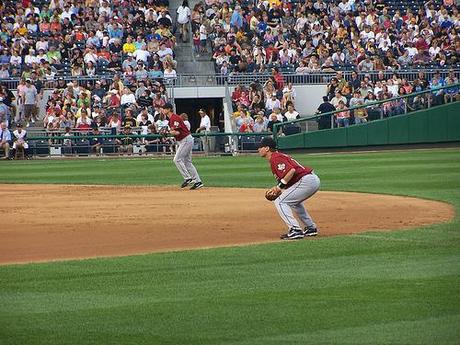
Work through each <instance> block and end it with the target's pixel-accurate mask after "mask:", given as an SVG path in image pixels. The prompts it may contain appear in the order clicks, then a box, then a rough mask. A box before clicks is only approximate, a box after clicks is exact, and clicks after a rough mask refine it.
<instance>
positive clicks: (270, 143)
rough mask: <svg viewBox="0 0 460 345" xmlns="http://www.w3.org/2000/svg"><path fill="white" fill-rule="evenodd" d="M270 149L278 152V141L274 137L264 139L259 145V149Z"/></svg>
mask: <svg viewBox="0 0 460 345" xmlns="http://www.w3.org/2000/svg"><path fill="white" fill-rule="evenodd" d="M261 147H269V148H271V149H273V150H276V141H275V140H273V138H272V137H263V138H262V140H261V141H260V143H259V146H258V148H261Z"/></svg>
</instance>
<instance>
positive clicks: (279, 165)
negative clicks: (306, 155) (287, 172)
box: [278, 163, 286, 171]
mask: <svg viewBox="0 0 460 345" xmlns="http://www.w3.org/2000/svg"><path fill="white" fill-rule="evenodd" d="M284 169H286V164H284V163H281V164H278V170H279V171H283V170H284Z"/></svg>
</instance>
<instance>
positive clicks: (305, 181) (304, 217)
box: [258, 137, 320, 240]
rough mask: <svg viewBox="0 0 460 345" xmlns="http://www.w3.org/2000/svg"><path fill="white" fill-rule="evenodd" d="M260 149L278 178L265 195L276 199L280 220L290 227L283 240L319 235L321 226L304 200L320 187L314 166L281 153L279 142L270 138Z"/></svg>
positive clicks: (270, 198) (272, 199)
mask: <svg viewBox="0 0 460 345" xmlns="http://www.w3.org/2000/svg"><path fill="white" fill-rule="evenodd" d="M258 152H259V155H260V156H261V157H264V158H266V159H267V160H268V161H269V162H270V166H271V169H272V172H273V175H274V176H275V178H276V179H277V181H278V184H277V185H276V186H274V187H272V188H270V189H269V190H268V191H267V192H266V194H265V197H266V198H267V199H268V200H270V201H274V203H275V206H276V209H277V210H278V213H279V215H280V217H281V219H282V220H283V221H284V222H285V223H286V225H287V226H288V229H289V230H288V232H287V233H286V234H283V235H281V239H283V240H297V239H302V238H304V237H306V236H316V235H317V234H318V229H317V228H316V224H315V223H314V222H313V220H312V218H311V216H310V215H309V214H308V212H307V210H306V209H305V206H304V205H303V202H304V201H305V200H307V199H308V198H310V197H311V196H313V195H314V194H315V193H316V192H317V191H318V190H319V186H320V180H319V177H318V176H316V175H315V173H314V171H313V169H312V168H310V167H304V166H302V165H301V164H299V163H298V162H297V161H296V160H294V159H293V158H292V157H290V156H288V155H286V154H284V153H281V152H278V151H277V150H276V142H275V141H274V140H273V139H272V138H271V137H265V138H263V139H262V140H261V142H260V144H259V148H258ZM293 211H294V212H295V213H296V214H297V216H298V217H299V219H300V220H301V221H302V223H303V225H304V227H303V228H302V227H300V225H299V222H298V221H297V219H296V218H295V217H294V215H293Z"/></svg>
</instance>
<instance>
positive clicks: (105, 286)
mask: <svg viewBox="0 0 460 345" xmlns="http://www.w3.org/2000/svg"><path fill="white" fill-rule="evenodd" d="M294 156H295V158H296V159H297V160H299V161H300V162H302V163H303V164H305V165H309V166H312V167H313V168H314V169H315V171H316V173H317V174H318V175H319V176H320V178H321V182H322V189H323V190H343V191H362V192H372V193H387V194H398V195H410V196H417V197H421V198H428V199H436V200H441V201H445V202H448V203H451V204H453V205H454V207H455V210H456V214H458V212H459V209H460V150H458V149H439V150H419V151H401V152H380V153H359V154H337V155H326V154H324V155H306V154H295V155H294ZM194 162H195V165H196V166H197V168H198V170H199V172H200V174H201V176H202V178H203V181H204V183H205V185H206V186H223V187H248V188H251V187H268V186H270V185H272V184H273V182H274V180H273V176H272V175H271V173H270V170H269V167H268V164H267V162H266V161H265V160H264V159H262V158H259V157H257V156H243V157H221V158H197V159H195V160H194ZM0 183H76V184H125V185H126V184H135V185H164V184H167V185H171V184H173V185H174V184H176V185H179V184H180V183H181V178H180V176H179V173H178V172H177V170H176V169H175V167H174V164H173V163H172V161H171V160H169V159H145V158H144V159H106V160H104V159H80V160H78V159H77V160H51V161H47V160H36V161H18V162H16V161H8V162H0ZM203 192H205V190H203ZM200 193H201V192H200ZM56 197H58V196H56ZM141 197H142V196H140V198H141ZM261 202H263V201H262V200H261ZM0 203H1V204H2V210H3V212H5V211H6V210H7V207H8V206H7V200H3V199H2V196H1V187H0ZM346 206H347V207H350V208H356V207H359V205H351V204H350V205H346ZM250 211H251V210H248V212H250ZM273 212H275V210H273ZM375 212H378V210H375ZM254 217H263V215H262V214H261V215H257V214H255V215H254ZM331 217H334V215H333V214H331ZM337 222H340V219H337ZM319 225H321V224H319ZM459 225H460V224H459V218H458V216H456V218H455V220H454V221H453V222H451V223H448V224H440V225H435V226H430V227H425V228H421V229H413V230H409V231H407V230H406V231H395V232H372V233H371V232H369V233H364V234H363V233H361V234H356V235H350V236H338V237H329V238H321V237H319V238H317V239H314V240H307V239H306V240H302V241H296V242H289V243H286V242H281V241H280V243H275V244H267V245H256V246H255V245H252V246H243V247H233V248H219V249H209V250H193V251H184V252H175V253H164V254H161V253H160V254H151V255H140V256H131V257H121V258H110V259H90V260H81V261H65V262H54V263H44V264H29V265H9V266H0V344H247V345H255V344H261V345H262V344H427V345H428V344H430V345H432V344H459V343H460V327H459V325H460V288H459V286H460V226H459ZM242 226H244V224H242ZM0 227H1V217H0ZM248 231H250V229H248Z"/></svg>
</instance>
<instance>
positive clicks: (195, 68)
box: [169, 0, 216, 86]
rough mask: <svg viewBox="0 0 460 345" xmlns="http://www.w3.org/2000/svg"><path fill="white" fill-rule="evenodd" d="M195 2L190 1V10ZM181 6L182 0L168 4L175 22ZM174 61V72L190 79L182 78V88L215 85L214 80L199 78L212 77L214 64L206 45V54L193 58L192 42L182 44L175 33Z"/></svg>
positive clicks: (193, 0)
mask: <svg viewBox="0 0 460 345" xmlns="http://www.w3.org/2000/svg"><path fill="white" fill-rule="evenodd" d="M197 3H198V1H197V0H191V1H190V2H189V6H190V8H191V9H193V7H194V6H195V4H197ZM181 4H182V0H170V2H169V13H170V14H171V17H172V18H173V20H174V21H175V17H176V11H177V8H178V7H179V6H180V5H181ZM174 55H175V60H176V61H177V68H176V72H177V74H179V75H184V74H185V75H190V76H191V77H190V78H183V79H182V80H181V83H182V85H183V86H197V85H206V86H212V85H216V81H215V78H209V77H200V75H207V76H209V75H214V74H215V70H214V62H213V61H211V57H212V55H211V48H210V46H209V45H208V52H207V53H206V54H200V55H199V56H196V55H195V56H194V53H193V41H192V40H191V39H189V40H188V42H182V40H181V39H180V37H179V31H178V30H177V32H176V46H175V48H174ZM192 76H193V77H192Z"/></svg>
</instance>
